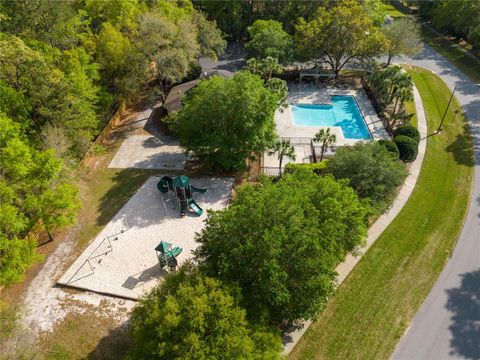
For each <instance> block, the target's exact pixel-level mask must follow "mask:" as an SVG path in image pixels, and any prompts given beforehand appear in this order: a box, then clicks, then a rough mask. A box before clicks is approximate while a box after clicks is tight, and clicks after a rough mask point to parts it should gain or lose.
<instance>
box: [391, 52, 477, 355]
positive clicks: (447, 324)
mask: <svg viewBox="0 0 480 360" xmlns="http://www.w3.org/2000/svg"><path fill="white" fill-rule="evenodd" d="M401 62H406V63H409V64H412V65H417V66H422V67H425V68H428V69H430V70H432V71H434V72H435V73H437V74H438V75H439V76H440V77H441V78H442V79H443V80H444V81H445V83H446V84H447V85H448V87H449V88H450V89H451V90H453V88H454V87H455V86H456V87H457V92H456V93H455V95H456V97H457V99H458V101H459V102H460V104H461V105H462V107H463V110H464V111H465V113H466V115H467V117H468V119H469V123H470V129H471V132H472V136H473V142H474V151H475V163H474V167H475V169H474V170H475V178H474V186H473V192H472V198H471V201H470V206H469V210H468V215H467V218H466V219H465V224H464V227H463V230H462V233H461V235H460V238H459V239H458V242H457V245H456V247H455V250H454V252H453V255H452V257H451V259H450V260H449V261H448V263H447V264H446V266H445V268H444V269H443V272H442V273H441V274H440V277H439V278H438V280H437V282H436V283H435V285H434V287H433V288H432V290H431V291H430V294H429V295H428V296H427V298H426V300H425V302H424V303H423V305H422V306H421V307H420V309H419V311H418V312H417V314H416V315H415V317H414V319H413V321H412V324H411V326H410V327H409V329H408V330H407V332H406V334H405V335H404V337H403V338H402V340H401V341H400V343H399V344H398V346H397V348H396V350H395V353H394V354H393V359H401V360H404V359H405V360H414V359H436V360H442V359H480V197H479V194H480V87H479V85H478V84H475V83H474V82H473V81H472V80H470V78H468V77H467V76H466V75H464V74H463V73H462V72H460V70H458V69H457V68H456V67H455V66H453V65H452V64H451V63H449V62H448V61H447V60H446V59H445V58H444V57H443V56H441V55H439V54H438V53H437V52H435V51H434V50H433V49H432V48H430V47H429V46H427V45H425V49H424V51H423V53H422V54H419V55H418V56H417V57H415V58H406V59H403V60H402V61H401Z"/></svg>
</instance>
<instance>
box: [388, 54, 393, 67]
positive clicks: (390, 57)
mask: <svg viewBox="0 0 480 360" xmlns="http://www.w3.org/2000/svg"><path fill="white" fill-rule="evenodd" d="M391 61H392V54H388V60H387V67H388V66H389V65H390V62H391Z"/></svg>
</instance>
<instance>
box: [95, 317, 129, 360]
mask: <svg viewBox="0 0 480 360" xmlns="http://www.w3.org/2000/svg"><path fill="white" fill-rule="evenodd" d="M131 345H132V343H131V339H130V334H129V326H128V323H126V324H123V325H121V326H118V327H116V328H114V329H112V330H110V331H109V333H108V335H106V336H104V337H103V338H102V339H100V341H99V342H98V344H97V346H96V347H95V349H93V350H92V351H91V352H90V353H89V354H88V356H87V359H89V360H117V359H123V358H124V357H125V355H126V354H127V352H128V350H129V349H130V347H131Z"/></svg>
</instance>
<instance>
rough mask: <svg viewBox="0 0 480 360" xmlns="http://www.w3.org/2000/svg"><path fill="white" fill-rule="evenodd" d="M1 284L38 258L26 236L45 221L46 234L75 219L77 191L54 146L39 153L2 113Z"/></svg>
mask: <svg viewBox="0 0 480 360" xmlns="http://www.w3.org/2000/svg"><path fill="white" fill-rule="evenodd" d="M0 128H1V129H2V131H1V132H0V200H1V201H0V255H1V256H0V285H1V286H4V285H8V284H10V283H11V282H13V281H17V280H19V279H21V276H22V275H23V273H24V271H25V270H26V269H27V268H28V266H29V265H30V264H31V263H32V261H33V260H35V259H36V255H35V243H34V241H32V240H29V239H23V237H25V235H26V234H27V232H28V231H29V230H30V228H31V227H32V226H33V225H34V224H35V223H36V222H37V221H39V220H40V221H41V222H42V223H43V225H44V226H45V228H46V230H47V232H48V233H49V235H50V233H51V231H52V230H54V229H55V228H61V227H64V226H66V225H69V224H71V223H72V222H73V221H74V214H75V210H76V209H77V207H78V200H77V198H76V195H77V190H76V189H75V188H74V187H73V186H71V185H69V183H68V177H66V176H65V173H64V172H63V171H62V170H63V169H62V163H61V161H60V160H59V159H58V158H56V157H55V156H54V154H53V152H52V151H51V150H49V151H38V150H36V149H35V148H33V147H32V146H31V145H30V144H29V143H28V141H27V140H26V139H25V137H24V136H23V134H22V132H21V130H20V126H19V125H18V124H16V123H14V122H13V121H12V120H11V119H9V118H8V117H6V116H5V115H3V114H0Z"/></svg>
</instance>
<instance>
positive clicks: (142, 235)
mask: <svg viewBox="0 0 480 360" xmlns="http://www.w3.org/2000/svg"><path fill="white" fill-rule="evenodd" d="M158 179H159V178H158V177H156V176H153V177H150V178H149V179H148V180H147V181H146V182H145V183H144V184H143V185H142V186H141V187H140V188H139V189H138V190H137V192H136V194H135V195H134V196H132V197H131V198H130V200H129V201H128V202H127V203H126V204H125V205H124V206H123V207H122V208H121V209H120V211H119V212H118V213H117V214H116V215H115V216H114V218H113V219H112V220H111V221H110V222H109V223H108V224H107V225H106V226H105V228H104V229H103V230H102V231H101V232H100V233H99V234H98V235H97V236H96V237H95V238H94V239H93V240H92V242H91V243H90V244H89V245H88V246H87V248H86V249H85V250H84V251H83V253H82V254H81V255H80V256H79V257H78V258H77V259H76V260H75V261H74V263H73V264H72V265H71V266H70V267H69V269H68V270H67V271H66V272H65V273H64V274H63V276H62V277H61V278H60V280H58V282H57V283H58V284H61V285H66V286H71V287H75V288H79V289H83V290H90V291H94V292H97V293H101V294H108V295H112V296H117V297H122V298H128V299H134V300H136V299H138V298H140V297H141V296H142V295H143V294H145V292H148V290H150V289H152V287H154V286H155V285H156V284H157V283H158V281H161V279H162V278H163V276H165V275H166V274H167V272H166V271H165V270H162V269H160V266H159V264H158V259H157V256H156V253H155V251H154V249H155V247H156V246H157V245H158V244H159V243H160V241H161V240H163V241H167V242H170V243H172V244H173V245H174V246H180V247H181V248H183V252H182V253H181V254H180V255H179V256H178V258H177V259H178V262H179V264H181V263H182V262H184V261H185V260H187V259H189V258H191V257H192V250H195V249H196V248H197V246H198V243H197V242H195V234H196V233H197V232H200V231H201V230H202V229H203V226H204V221H205V219H206V210H221V209H223V208H224V207H226V206H227V203H228V201H229V199H230V193H231V190H232V188H233V184H234V179H232V178H207V177H201V178H191V183H192V185H194V186H197V187H199V188H207V189H208V191H207V192H206V193H204V194H201V193H198V194H195V200H196V201H197V203H198V204H199V205H200V206H201V207H202V208H203V209H204V210H205V212H204V213H203V215H202V216H199V217H197V216H194V215H193V214H187V216H185V217H183V218H182V217H180V210H179V209H178V207H177V206H175V203H176V201H175V197H174V196H172V195H170V194H168V193H167V194H162V193H160V192H159V191H158V190H157V187H156V183H157V181H158Z"/></svg>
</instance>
